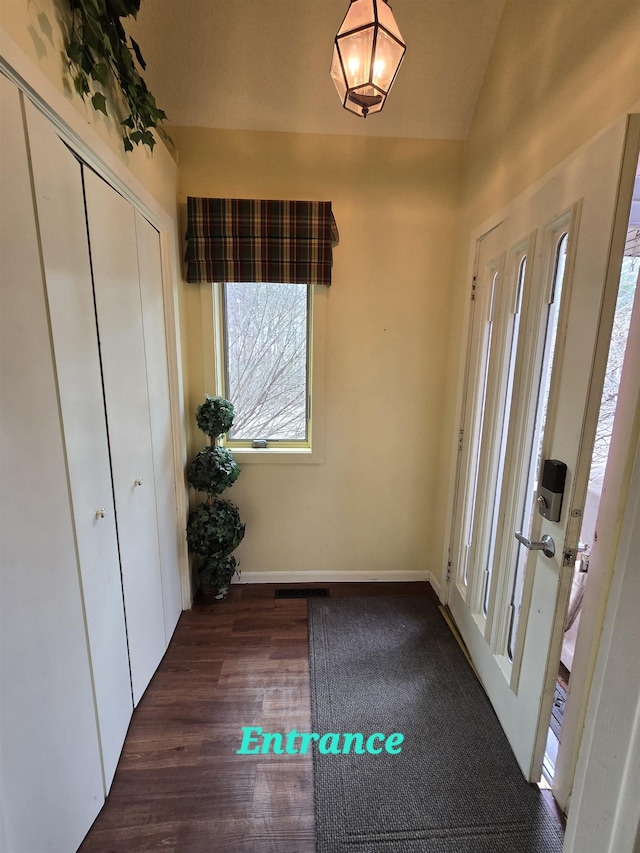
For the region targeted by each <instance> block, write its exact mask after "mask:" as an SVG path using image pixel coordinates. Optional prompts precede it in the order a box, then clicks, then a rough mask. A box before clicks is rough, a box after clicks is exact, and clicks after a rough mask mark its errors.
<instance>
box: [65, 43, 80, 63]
mask: <svg viewBox="0 0 640 853" xmlns="http://www.w3.org/2000/svg"><path fill="white" fill-rule="evenodd" d="M67 56H68V57H69V59H70V60H71V61H72V62H75V63H76V65H80V62H81V61H82V47H81V45H80V42H77V41H70V42H69V44H68V45H67Z"/></svg>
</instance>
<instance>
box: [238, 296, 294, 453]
mask: <svg viewBox="0 0 640 853" xmlns="http://www.w3.org/2000/svg"><path fill="white" fill-rule="evenodd" d="M223 293H224V318H225V360H226V364H225V372H226V394H227V396H228V398H229V399H230V400H231V401H232V403H233V405H234V408H235V413H236V414H235V419H234V424H233V428H232V430H231V432H230V434H229V439H231V440H234V439H235V440H253V439H271V440H280V441H305V440H306V438H307V375H308V370H307V366H308V337H309V336H308V327H309V311H308V299H309V295H308V288H307V285H304V284H266V283H230V282H228V283H226V284H225V285H224V286H223Z"/></svg>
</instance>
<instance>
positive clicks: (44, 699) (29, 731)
mask: <svg viewBox="0 0 640 853" xmlns="http://www.w3.org/2000/svg"><path fill="white" fill-rule="evenodd" d="M0 113H1V114H2V121H1V122H0V145H1V149H2V157H1V158H0V197H1V198H2V203H1V204H0V219H1V230H0V234H1V235H2V266H1V269H0V273H1V279H0V370H1V381H2V404H1V406H0V436H1V438H0V488H1V496H0V518H1V523H2V536H1V542H2V552H1V555H0V573H1V575H0V577H1V595H0V680H1V684H2V690H1V693H0V702H1V705H0V727H1V728H0V748H1V756H0V788H1V790H2V799H1V804H0V807H1V808H2V811H3V820H2V823H3V825H4V826H3V835H4V842H5V843H6V849H7V850H8V851H10V853H35V851H44V850H48V851H57V853H68V851H70V850H75V849H76V848H77V847H78V845H79V844H80V842H81V841H82V838H83V836H84V835H85V833H86V832H87V830H88V828H89V826H90V825H91V823H92V821H93V820H94V819H95V817H96V815H97V813H98V811H99V810H100V808H101V806H102V804H103V801H104V787H103V779H102V772H101V765H100V752H99V747H98V731H97V725H96V709H95V705H94V697H93V690H92V683H91V671H90V665H89V651H88V646H87V635H86V632H85V625H84V617H83V605H82V597H81V592H80V583H79V567H78V559H77V553H76V542H75V539H74V529H73V520H72V514H71V507H70V500H69V493H68V488H67V468H66V464H65V451H64V444H63V436H62V427H61V422H60V412H59V403H58V398H57V394H56V377H55V367H54V362H53V355H52V349H51V341H50V337H49V319H48V316H47V304H46V297H45V289H44V283H43V278H42V270H41V259H40V253H39V246H38V238H37V233H36V224H35V217H34V210H33V199H32V188H31V180H30V174H29V166H28V160H27V149H26V144H25V137H24V125H23V117H22V112H21V103H20V96H19V94H18V91H17V89H16V88H15V87H14V86H13V85H12V84H11V83H9V81H8V80H7V79H6V78H4V77H3V76H2V75H0Z"/></svg>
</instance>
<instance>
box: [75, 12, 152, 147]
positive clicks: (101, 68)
mask: <svg viewBox="0 0 640 853" xmlns="http://www.w3.org/2000/svg"><path fill="white" fill-rule="evenodd" d="M68 2H69V7H70V9H71V16H72V20H71V27H70V31H69V38H68V41H67V44H66V51H67V57H68V59H69V68H70V73H71V76H72V78H73V85H74V87H75V89H76V91H77V92H78V94H79V95H80V96H81V97H82V98H87V97H90V98H91V103H92V105H93V108H94V109H95V110H99V111H100V112H102V113H104V114H105V115H108V112H107V99H106V97H105V95H104V94H103V92H102V91H100V90H99V89H97V88H96V84H100V87H105V88H107V87H108V86H109V84H110V83H111V82H112V81H115V82H116V83H117V86H118V88H119V90H120V92H121V93H122V97H123V99H124V102H125V104H126V107H127V109H128V110H129V115H128V116H127V117H126V118H125V119H124V120H123V121H121V122H120V124H121V125H122V127H123V129H124V131H123V137H122V141H123V145H124V149H125V151H133V147H134V145H140V144H142V145H148V146H149V148H150V149H152V150H153V146H154V145H155V144H156V141H155V138H154V135H153V133H152V132H151V128H158V122H161V121H163V120H164V119H165V118H166V117H167V116H166V114H165V112H164V110H161V109H159V108H158V106H157V104H156V100H155V98H154V97H153V95H152V94H151V92H150V91H149V90H148V89H147V86H146V83H145V82H144V80H143V79H142V76H141V74H140V72H139V71H138V68H137V66H136V62H137V63H138V65H139V66H140V68H141V69H142V70H143V71H144V70H145V69H146V67H147V66H146V63H145V61H144V59H143V58H142V53H141V52H140V47H139V45H138V44H137V42H136V41H135V40H134V39H132V38H131V37H128V36H127V34H126V32H125V30H124V27H123V26H122V21H121V18H128V17H132V18H135V17H136V16H137V14H138V10H139V9H140V0H68ZM158 129H159V128H158Z"/></svg>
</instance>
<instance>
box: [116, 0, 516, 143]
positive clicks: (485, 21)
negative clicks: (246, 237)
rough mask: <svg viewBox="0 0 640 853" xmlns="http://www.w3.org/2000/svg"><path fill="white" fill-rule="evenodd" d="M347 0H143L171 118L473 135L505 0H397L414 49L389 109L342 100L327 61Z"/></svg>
mask: <svg viewBox="0 0 640 853" xmlns="http://www.w3.org/2000/svg"><path fill="white" fill-rule="evenodd" d="M348 6H349V2H348V0H144V2H143V3H142V7H141V10H140V13H139V16H138V21H137V22H136V24H135V25H134V26H133V28H132V30H131V31H132V34H133V36H134V38H136V40H137V41H139V43H140V46H141V49H142V52H143V55H144V56H145V59H146V60H147V65H148V67H147V71H146V72H145V79H146V81H147V83H148V85H149V88H150V89H151V91H152V92H153V93H154V95H155V97H156V100H157V102H158V105H159V106H160V107H162V108H163V109H164V110H165V111H166V113H167V115H168V118H169V123H170V124H173V125H183V126H196V127H214V128H226V129H234V130H272V131H292V132H301V133H331V134H356V135H365V136H394V137H413V138H424V139H465V138H466V136H467V133H468V130H469V126H470V124H471V120H472V118H473V113H474V109H475V105H476V102H477V99H478V95H479V92H480V88H481V86H482V80H483V77H484V73H485V70H486V67H487V63H488V61H489V57H490V54H491V49H492V46H493V42H494V39H495V35H496V31H497V27H498V23H499V20H500V15H501V12H502V8H503V6H504V0H393V2H392V6H393V11H394V14H395V17H396V20H397V22H398V26H399V27H400V31H401V33H402V35H403V38H404V40H405V41H406V43H407V53H406V56H405V59H404V62H403V64H402V67H401V68H400V71H399V72H398V77H397V79H396V82H395V84H394V88H393V90H392V92H391V94H390V96H389V99H388V101H387V104H386V105H385V108H384V110H383V111H382V112H381V113H380V114H379V115H372V116H370V117H369V118H367V119H362V118H358V117H357V116H354V115H352V114H349V113H347V111H346V110H344V109H342V107H341V105H340V101H339V100H338V95H337V93H336V91H335V88H334V85H333V82H332V81H331V79H330V77H329V65H330V60H331V51H332V46H333V39H334V36H335V34H336V32H337V30H338V28H339V26H340V24H341V22H342V19H343V17H344V15H345V13H346V11H347V8H348Z"/></svg>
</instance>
